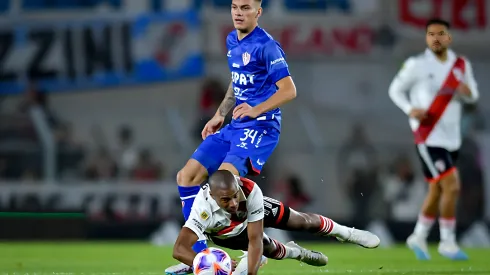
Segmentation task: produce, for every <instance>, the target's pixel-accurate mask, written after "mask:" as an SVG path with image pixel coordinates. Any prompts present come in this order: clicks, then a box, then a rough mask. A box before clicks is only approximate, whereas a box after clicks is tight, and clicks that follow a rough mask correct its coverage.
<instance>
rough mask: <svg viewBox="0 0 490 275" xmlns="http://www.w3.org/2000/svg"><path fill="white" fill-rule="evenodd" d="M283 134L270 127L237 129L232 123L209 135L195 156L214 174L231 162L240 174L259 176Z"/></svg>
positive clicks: (209, 172)
mask: <svg viewBox="0 0 490 275" xmlns="http://www.w3.org/2000/svg"><path fill="white" fill-rule="evenodd" d="M279 135H280V132H279V131H278V130H277V129H275V128H269V127H257V126H255V127H250V128H235V127H233V126H231V125H230V124H228V125H226V126H225V127H223V128H222V129H221V130H220V131H218V132H216V133H215V134H213V135H210V136H208V137H207V138H206V139H205V140H204V141H203V142H202V143H201V145H199V147H198V148H197V150H196V151H195V152H194V154H192V157H191V158H193V159H195V160H197V161H198V162H199V163H201V164H202V165H203V166H204V167H206V169H207V170H208V174H209V175H211V174H213V173H214V172H216V171H217V170H218V168H219V167H220V166H221V164H222V163H230V164H232V165H233V166H235V168H236V169H237V170H238V172H240V176H246V175H247V174H252V175H258V174H260V171H261V170H262V166H264V164H265V162H266V161H267V159H268V158H269V157H270V155H271V154H272V152H273V151H274V149H275V148H276V146H277V143H278V142H279Z"/></svg>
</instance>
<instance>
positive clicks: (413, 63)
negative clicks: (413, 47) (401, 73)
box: [401, 53, 427, 70]
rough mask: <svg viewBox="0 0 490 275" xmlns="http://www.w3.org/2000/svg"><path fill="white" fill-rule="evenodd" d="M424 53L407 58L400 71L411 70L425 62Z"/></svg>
mask: <svg viewBox="0 0 490 275" xmlns="http://www.w3.org/2000/svg"><path fill="white" fill-rule="evenodd" d="M426 60H427V59H426V55H425V53H419V54H416V55H412V56H409V57H408V58H407V59H405V61H404V62H403V64H402V67H401V69H402V70H413V69H415V68H417V67H418V66H420V65H421V64H423V63H424V62H425V61H426Z"/></svg>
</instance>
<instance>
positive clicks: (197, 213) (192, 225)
mask: <svg viewBox="0 0 490 275" xmlns="http://www.w3.org/2000/svg"><path fill="white" fill-rule="evenodd" d="M194 205H196V202H194ZM194 205H193V207H192V210H191V214H190V215H189V219H187V221H186V222H185V224H184V227H187V228H189V229H190V230H192V231H193V232H194V233H196V235H197V236H198V237H199V239H200V240H202V239H205V238H206V236H205V235H204V231H205V230H206V229H207V228H208V227H209V224H210V221H211V218H212V217H211V215H212V212H211V211H210V210H208V209H205V208H203V207H194Z"/></svg>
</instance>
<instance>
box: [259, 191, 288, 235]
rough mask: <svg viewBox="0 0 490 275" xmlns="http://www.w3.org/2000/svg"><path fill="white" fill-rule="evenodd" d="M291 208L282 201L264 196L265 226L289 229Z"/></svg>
mask: <svg viewBox="0 0 490 275" xmlns="http://www.w3.org/2000/svg"><path fill="white" fill-rule="evenodd" d="M290 215H291V209H290V208H289V207H288V206H286V205H284V203H282V202H281V201H278V200H276V199H273V198H271V197H267V196H264V227H271V228H277V229H287V225H288V221H289V218H290Z"/></svg>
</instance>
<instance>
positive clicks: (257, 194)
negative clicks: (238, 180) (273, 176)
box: [247, 184, 264, 222]
mask: <svg viewBox="0 0 490 275" xmlns="http://www.w3.org/2000/svg"><path fill="white" fill-rule="evenodd" d="M247 211H248V216H247V220H248V222H256V221H260V220H262V219H264V195H263V194H262V190H260V188H259V186H258V185H257V184H255V185H254V189H253V190H252V192H251V193H250V195H249V196H248V198H247Z"/></svg>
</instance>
